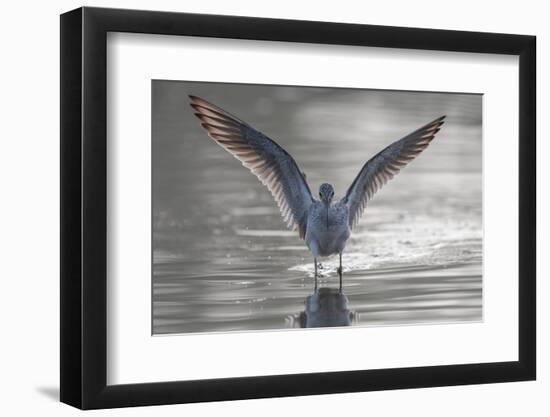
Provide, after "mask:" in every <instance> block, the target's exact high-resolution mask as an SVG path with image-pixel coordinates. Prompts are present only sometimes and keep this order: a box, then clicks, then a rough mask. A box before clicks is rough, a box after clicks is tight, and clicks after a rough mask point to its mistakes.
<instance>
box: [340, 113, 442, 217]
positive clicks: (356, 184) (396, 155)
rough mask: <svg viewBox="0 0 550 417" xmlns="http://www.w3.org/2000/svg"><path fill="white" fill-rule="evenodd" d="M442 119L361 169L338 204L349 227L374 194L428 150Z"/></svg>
mask: <svg viewBox="0 0 550 417" xmlns="http://www.w3.org/2000/svg"><path fill="white" fill-rule="evenodd" d="M444 119H445V116H442V117H439V118H437V119H435V120H434V121H432V122H430V123H428V124H427V125H425V126H422V127H421V128H420V129H417V130H415V131H414V132H412V133H410V134H408V135H407V136H405V137H404V138H402V139H400V140H398V141H396V142H394V143H392V144H391V145H390V146H388V147H387V148H385V149H383V150H382V151H380V152H379V153H378V154H376V155H375V156H374V157H372V158H371V159H369V160H368V161H367V163H366V164H365V165H363V168H361V171H360V172H359V174H358V175H357V177H356V178H355V180H354V181H353V183H352V184H351V186H350V187H349V189H348V191H347V193H346V195H345V196H344V198H342V200H341V201H342V203H344V204H346V205H347V206H348V208H349V226H350V227H354V226H355V225H356V224H357V223H358V222H359V219H360V217H361V214H362V213H363V211H364V209H365V206H366V205H367V201H369V200H370V199H371V198H372V196H373V195H374V193H375V192H376V191H378V190H379V189H380V188H382V186H383V185H384V184H386V182H388V181H389V180H390V179H392V178H393V177H394V175H397V173H398V172H399V171H400V170H401V168H403V167H404V166H405V165H407V164H408V163H409V162H410V161H412V160H413V159H414V158H416V157H417V156H418V154H420V152H422V151H423V150H424V149H426V148H427V147H428V145H429V144H430V142H431V141H432V139H433V138H434V136H435V134H436V133H437V132H438V131H439V129H440V128H441V125H442V124H443V121H444Z"/></svg>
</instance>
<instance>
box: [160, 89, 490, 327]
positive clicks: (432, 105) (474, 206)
mask: <svg viewBox="0 0 550 417" xmlns="http://www.w3.org/2000/svg"><path fill="white" fill-rule="evenodd" d="M188 94H195V95H198V96H201V97H204V98H205V99H207V100H209V101H211V102H213V103H214V104H217V105H219V106H220V107H222V108H224V109H225V110H227V111H229V112H230V113H232V114H234V115H236V116H238V117H239V118H241V119H243V120H245V121H246V122H247V123H249V124H251V125H252V126H254V127H255V128H256V129H258V130H260V131H262V132H263V133H265V134H267V135H268V136H269V137H271V138H272V139H274V140H275V141H277V142H278V143H279V144H280V145H281V146H283V147H284V148H285V149H286V150H287V151H288V152H289V153H290V154H291V155H292V156H293V157H294V159H295V160H296V162H297V163H298V165H299V166H300V168H301V169H302V170H303V171H305V173H306V175H307V181H308V183H309V185H310V187H311V189H312V192H314V195H317V190H318V187H319V185H320V184H321V183H322V182H330V183H332V184H333V185H334V187H335V191H336V198H339V197H341V196H343V195H344V194H345V192H346V190H347V187H348V186H349V185H350V184H351V182H352V181H353V179H354V178H355V176H356V175H357V173H358V172H359V170H360V168H361V167H362V165H363V164H364V163H365V162H366V161H367V160H368V159H369V158H370V157H372V156H373V155H374V154H376V153H377V152H378V151H380V150H381V149H383V148H384V147H385V146H387V145H389V144H390V143H392V142H393V141H395V140H397V139H399V138H401V137H403V136H404V135H406V134H407V133H409V132H411V131H413V130H415V129H416V128H418V127H420V126H422V125H424V124H426V123H428V122H430V121H431V120H433V119H435V118H436V117H438V116H441V115H443V114H446V115H447V121H446V123H445V125H444V126H443V128H442V130H441V132H439V133H438V134H437V136H436V138H435V140H434V141H433V142H432V144H431V145H430V146H429V147H428V148H427V149H426V151H424V152H423V153H422V154H421V155H420V156H419V157H418V158H417V159H416V160H415V161H413V162H412V163H411V164H410V165H409V166H407V167H406V168H405V169H403V170H402V171H401V173H400V174H399V175H397V176H396V177H395V178H394V179H393V180H392V181H390V182H389V183H388V184H386V185H385V186H384V187H383V188H382V189H381V190H380V191H379V192H378V193H377V194H376V195H375V196H374V198H373V199H372V200H371V202H370V203H369V204H368V205H367V209H366V212H365V213H364V215H363V217H362V219H361V221H360V223H359V225H358V226H357V227H356V228H355V229H354V231H353V233H352V235H351V238H350V240H349V241H348V244H347V247H346V251H345V253H344V257H343V266H344V288H343V290H344V294H338V292H337V291H335V289H337V288H338V276H337V274H336V267H337V263H338V259H337V257H334V258H326V259H322V260H321V262H322V269H321V270H320V272H321V277H320V279H319V285H320V288H321V290H320V292H319V293H317V294H313V261H312V258H311V256H310V254H309V252H308V250H307V247H306V246H305V244H304V242H303V241H301V240H300V238H299V237H298V235H297V233H296V232H291V231H288V230H286V228H285V226H284V224H283V221H282V219H281V216H280V214H279V212H278V209H277V206H276V204H275V203H274V201H273V198H272V197H271V195H270V193H269V192H268V191H267V189H266V188H265V187H264V186H263V185H262V184H261V183H260V182H259V181H258V180H257V179H256V178H255V177H254V176H253V175H252V174H251V173H250V172H248V171H247V170H246V169H245V168H244V167H242V166H241V164H240V163H239V161H237V160H236V159H234V158H233V157H232V156H231V155H229V154H228V153H227V152H226V151H224V150H223V149H222V148H221V147H219V146H218V145H216V144H215V143H214V141H212V140H211V139H210V138H208V137H207V135H206V134H205V133H204V131H203V130H202V129H201V128H200V127H199V124H198V122H197V120H196V118H195V117H194V116H193V114H192V111H191V108H190V107H189V100H188V97H187V96H188ZM481 117H482V96H481V95H474V94H448V93H418V92H401V91H382V90H356V89H337V88H309V87H308V88H305V87H281V86H263V85H243V84H219V83H197V82H181V81H163V80H155V81H153V82H152V148H153V161H152V170H153V190H152V193H153V276H152V291H153V297H152V300H153V323H152V327H153V333H154V334H167V333H188V332H213V331H234V330H240V331H243V330H264V329H281V328H291V327H316V326H324V325H326V326H338V325H397V324H421V323H448V322H462V321H480V320H481V319H482V195H481V190H482V171H481V161H482V120H481Z"/></svg>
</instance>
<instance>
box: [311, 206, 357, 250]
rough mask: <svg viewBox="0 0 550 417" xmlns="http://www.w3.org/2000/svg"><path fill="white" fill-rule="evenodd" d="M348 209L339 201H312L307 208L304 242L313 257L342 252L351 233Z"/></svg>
mask: <svg viewBox="0 0 550 417" xmlns="http://www.w3.org/2000/svg"><path fill="white" fill-rule="evenodd" d="M348 218H349V209H348V207H347V206H346V205H345V204H342V203H341V202H340V201H338V202H336V203H331V204H330V205H327V204H324V203H322V202H320V201H316V202H314V203H313V204H312V205H311V206H310V207H309V210H308V218H307V227H306V235H305V242H306V245H307V247H308V248H309V250H310V252H311V254H312V255H313V257H314V258H318V257H320V256H323V257H324V256H330V255H335V254H338V253H342V252H343V251H344V248H345V247H346V242H347V240H348V239H349V237H350V235H351V229H350V227H349V221H348Z"/></svg>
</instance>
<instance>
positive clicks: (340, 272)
mask: <svg viewBox="0 0 550 417" xmlns="http://www.w3.org/2000/svg"><path fill="white" fill-rule="evenodd" d="M338 275H339V276H340V292H342V252H340V266H339V267H338Z"/></svg>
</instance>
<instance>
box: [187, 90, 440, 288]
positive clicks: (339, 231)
mask: <svg viewBox="0 0 550 417" xmlns="http://www.w3.org/2000/svg"><path fill="white" fill-rule="evenodd" d="M189 98H190V99H191V107H192V108H193V109H194V111H195V116H197V117H198V118H199V120H200V122H201V126H202V127H203V128H204V129H205V130H206V132H207V133H208V135H209V136H210V137H211V138H212V139H214V141H216V143H218V144H219V145H220V146H221V147H222V148H224V149H225V150H226V151H228V152H229V153H231V154H232V155H233V156H234V157H235V158H237V159H238V160H239V161H241V163H242V164H243V165H244V166H245V167H246V168H248V169H249V170H250V171H251V172H252V173H253V174H254V175H256V176H257V177H258V179H259V180H260V181H261V182H262V183H263V184H264V185H265V186H267V188H268V189H269V191H270V192H271V194H272V195H273V197H274V199H275V201H276V202H277V205H278V206H279V209H280V211H281V215H282V216H283V219H284V221H285V223H286V225H287V227H289V228H292V230H296V231H298V233H299V235H300V238H301V239H303V240H305V243H306V245H307V247H308V248H309V250H310V252H311V254H312V255H313V262H314V265H315V288H317V258H318V257H324V256H330V255H333V254H338V255H339V257H340V266H339V268H338V275H339V278H340V291H342V252H343V251H344V248H345V246H346V242H347V241H348V239H349V237H350V235H351V231H352V229H353V228H354V227H355V226H356V225H357V223H358V222H359V219H360V217H361V215H362V214H363V212H364V210H365V206H366V205H367V202H368V201H369V200H370V199H371V198H372V197H373V195H374V193H376V191H378V190H379V189H380V188H381V187H382V186H383V185H384V184H386V182H388V181H389V180H390V179H391V178H393V177H394V176H395V175H396V174H397V173H398V172H399V171H400V170H401V169H402V168H403V167H404V166H405V165H407V164H408V163H409V162H410V161H412V160H413V159H414V158H416V157H417V156H418V155H419V154H420V153H421V152H422V151H423V150H424V149H426V148H427V147H428V145H429V144H430V142H431V141H432V139H433V138H434V137H435V134H436V133H437V132H438V131H439V129H440V128H441V125H442V124H443V122H444V119H445V116H441V117H439V118H437V119H435V120H434V121H432V122H430V123H428V124H427V125H425V126H422V127H421V128H419V129H417V130H415V131H414V132H412V133H410V134H408V135H407V136H405V137H404V138H402V139H400V140H398V141H396V142H393V143H392V144H391V145H389V146H388V147H386V148H385V149H383V150H382V151H380V152H378V153H377V154H376V155H375V156H373V157H372V158H371V159H369V160H368V161H367V162H366V163H365V165H363V167H362V168H361V170H360V171H359V174H358V175H357V177H355V179H354V180H353V182H352V184H351V185H350V187H349V188H348V190H347V192H346V194H345V195H344V197H342V198H341V199H340V200H339V201H336V202H334V201H333V198H334V188H333V187H332V185H330V184H326V183H325V184H321V186H320V187H319V200H317V199H316V198H314V197H313V195H312V193H311V190H310V188H309V185H308V184H307V182H306V178H305V175H304V174H303V172H302V171H301V170H300V169H299V168H298V165H297V164H296V161H295V160H294V159H293V158H292V156H291V155H290V154H289V153H288V152H287V151H285V150H284V149H283V148H282V147H281V146H279V145H278V144H277V143H276V142H275V141H274V140H272V139H270V138H269V137H267V136H266V135H264V134H263V133H261V132H259V131H258V130H256V129H254V128H253V127H252V126H250V125H249V124H247V123H246V122H244V121H242V120H240V119H239V118H237V117H235V116H233V115H231V114H230V113H228V112H226V111H225V110H223V109H221V108H220V107H218V106H215V105H213V104H211V103H209V102H208V101H206V100H204V99H202V98H200V97H197V96H189Z"/></svg>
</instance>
